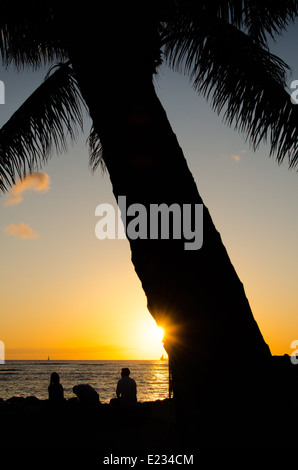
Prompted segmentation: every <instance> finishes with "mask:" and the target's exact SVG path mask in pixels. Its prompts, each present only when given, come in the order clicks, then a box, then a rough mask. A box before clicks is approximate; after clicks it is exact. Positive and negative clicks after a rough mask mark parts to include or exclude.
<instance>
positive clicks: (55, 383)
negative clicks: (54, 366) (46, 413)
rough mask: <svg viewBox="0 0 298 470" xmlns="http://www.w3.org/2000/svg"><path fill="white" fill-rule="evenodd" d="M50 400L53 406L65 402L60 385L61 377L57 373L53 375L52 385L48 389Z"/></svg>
mask: <svg viewBox="0 0 298 470" xmlns="http://www.w3.org/2000/svg"><path fill="white" fill-rule="evenodd" d="M48 391H49V400H50V402H51V403H52V404H61V403H63V402H64V390H63V387H62V385H61V383H60V377H59V374H57V372H53V373H52V374H51V379H50V385H49V387H48Z"/></svg>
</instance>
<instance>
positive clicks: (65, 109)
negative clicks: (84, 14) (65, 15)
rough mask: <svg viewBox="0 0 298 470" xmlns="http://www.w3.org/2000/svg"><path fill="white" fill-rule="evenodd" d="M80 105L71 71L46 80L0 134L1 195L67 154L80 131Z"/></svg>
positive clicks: (66, 69)
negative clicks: (51, 159) (57, 155)
mask: <svg viewBox="0 0 298 470" xmlns="http://www.w3.org/2000/svg"><path fill="white" fill-rule="evenodd" d="M83 105H84V104H83V101H82V98H81V95H80V92H79V90H78V87H77V82H76V79H75V76H74V72H73V70H72V68H71V67H70V66H69V65H68V64H63V65H61V66H59V68H58V69H57V70H56V71H55V72H53V73H52V74H51V75H49V76H47V78H46V80H45V81H44V82H43V83H42V84H41V85H40V86H39V88H37V90H35V92H34V93H32V95H31V96H30V97H29V98H28V99H27V100H26V101H25V102H24V103H23V105H22V106H21V107H20V108H19V109H18V110H17V111H16V112H15V113H14V114H13V115H12V117H11V118H10V119H9V120H8V121H7V123H6V124H5V125H4V126H3V127H2V129H1V130H0V189H1V190H2V191H5V190H7V189H8V187H10V186H11V185H12V184H14V183H15V180H16V176H18V177H19V178H23V177H24V176H25V175H26V174H27V173H28V172H33V171H36V170H37V169H39V168H40V167H41V166H42V165H43V164H44V163H45V162H46V161H47V160H48V158H49V157H50V156H51V154H52V151H53V149H55V150H56V152H57V153H61V152H63V151H66V150H67V140H68V138H69V139H70V140H74V139H75V137H76V134H77V130H78V128H81V129H82V128H83V114H82V106H83Z"/></svg>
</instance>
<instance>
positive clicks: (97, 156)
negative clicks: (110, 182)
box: [88, 126, 106, 173]
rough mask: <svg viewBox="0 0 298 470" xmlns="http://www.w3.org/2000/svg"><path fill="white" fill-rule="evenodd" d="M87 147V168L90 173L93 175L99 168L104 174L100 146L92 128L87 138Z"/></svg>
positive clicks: (104, 168) (104, 169)
mask: <svg viewBox="0 0 298 470" xmlns="http://www.w3.org/2000/svg"><path fill="white" fill-rule="evenodd" d="M88 145H89V166H90V168H91V170H92V172H93V173H94V172H95V171H96V170H97V168H98V167H99V166H100V167H101V171H102V173H104V172H105V171H106V165H105V162H104V160H103V155H102V145H101V142H100V139H99V136H98V134H97V132H96V131H95V129H94V127H93V126H92V128H91V131H90V135H89V137H88Z"/></svg>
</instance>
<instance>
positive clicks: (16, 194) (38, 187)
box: [4, 171, 50, 206]
mask: <svg viewBox="0 0 298 470" xmlns="http://www.w3.org/2000/svg"><path fill="white" fill-rule="evenodd" d="M49 189H50V177H49V175H48V174H47V173H42V172H39V171H37V172H36V173H31V174H30V175H28V176H26V177H25V178H24V179H22V180H20V181H19V182H18V183H16V184H15V185H14V186H13V187H12V188H11V190H10V192H9V193H8V195H7V200H6V201H5V202H4V205H5V206H12V205H15V204H19V203H20V202H22V200H23V193H24V191H37V192H42V193H46V192H47V191H49Z"/></svg>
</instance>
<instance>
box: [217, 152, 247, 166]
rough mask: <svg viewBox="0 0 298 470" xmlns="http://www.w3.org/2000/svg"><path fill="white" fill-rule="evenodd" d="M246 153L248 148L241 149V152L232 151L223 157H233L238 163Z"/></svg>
mask: <svg viewBox="0 0 298 470" xmlns="http://www.w3.org/2000/svg"><path fill="white" fill-rule="evenodd" d="M245 153H246V150H241V151H240V152H239V153H232V154H229V155H227V154H223V155H222V157H224V158H227V159H229V160H230V159H232V160H234V162H236V163H238V162H240V160H241V159H242V157H243V155H244V154H245Z"/></svg>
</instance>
